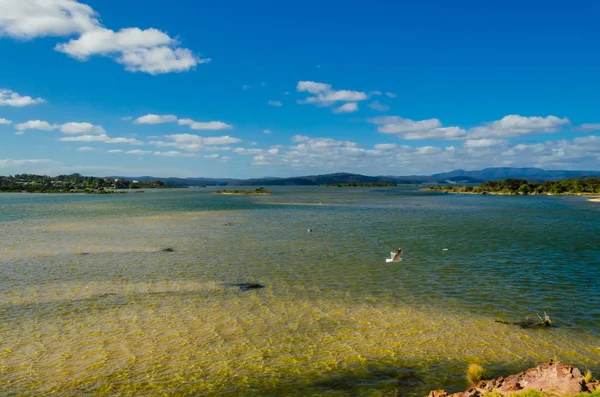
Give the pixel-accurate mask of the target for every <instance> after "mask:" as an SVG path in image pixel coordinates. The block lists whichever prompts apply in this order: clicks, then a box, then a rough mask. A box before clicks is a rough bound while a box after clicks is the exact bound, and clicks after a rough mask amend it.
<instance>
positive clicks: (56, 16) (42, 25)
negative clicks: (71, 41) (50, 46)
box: [0, 0, 100, 39]
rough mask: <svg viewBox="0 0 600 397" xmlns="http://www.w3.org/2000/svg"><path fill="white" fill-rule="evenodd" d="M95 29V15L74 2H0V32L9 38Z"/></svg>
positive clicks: (84, 5)
mask: <svg viewBox="0 0 600 397" xmlns="http://www.w3.org/2000/svg"><path fill="white" fill-rule="evenodd" d="M98 27H100V22H99V21H98V19H97V14H96V12H95V11H94V10H93V9H92V8H91V7H90V6H88V5H86V4H81V3H78V2H77V1H75V0H20V1H11V0H3V1H0V33H3V34H4V35H7V36H10V37H15V38H19V39H33V38H36V37H44V36H66V35H71V34H76V33H83V32H85V31H88V30H93V29H96V28H98Z"/></svg>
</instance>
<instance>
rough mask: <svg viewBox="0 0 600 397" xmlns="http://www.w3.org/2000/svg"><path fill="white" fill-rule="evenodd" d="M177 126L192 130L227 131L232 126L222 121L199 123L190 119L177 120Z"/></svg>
mask: <svg viewBox="0 0 600 397" xmlns="http://www.w3.org/2000/svg"><path fill="white" fill-rule="evenodd" d="M177 123H178V124H179V125H189V126H190V128H191V129H192V130H213V131H218V130H228V129H232V128H233V126H232V125H230V124H227V123H224V122H222V121H207V122H200V121H194V120H192V119H179V120H178V121H177Z"/></svg>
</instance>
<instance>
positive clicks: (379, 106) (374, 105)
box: [369, 101, 390, 112]
mask: <svg viewBox="0 0 600 397" xmlns="http://www.w3.org/2000/svg"><path fill="white" fill-rule="evenodd" d="M369 107H370V108H371V109H373V110H377V111H378V112H387V111H388V110H390V107H389V106H387V105H384V104H382V103H380V102H379V101H373V102H371V103H370V104H369Z"/></svg>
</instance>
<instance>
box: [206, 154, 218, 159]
mask: <svg viewBox="0 0 600 397" xmlns="http://www.w3.org/2000/svg"><path fill="white" fill-rule="evenodd" d="M204 158H205V159H218V158H219V155H218V154H217V153H213V154H206V155H204Z"/></svg>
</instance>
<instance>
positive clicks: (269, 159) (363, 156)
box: [232, 135, 600, 175]
mask: <svg viewBox="0 0 600 397" xmlns="http://www.w3.org/2000/svg"><path fill="white" fill-rule="evenodd" d="M232 153H233V154H235V151H233V152H232ZM240 154H244V153H240ZM599 158H600V137H598V136H587V137H578V138H575V139H573V140H559V141H547V142H538V143H534V144H523V143H520V144H516V145H512V146H510V143H509V142H507V141H504V140H501V139H487V138H483V139H469V140H465V143H464V145H460V146H457V147H455V146H445V147H444V146H437V145H427V146H420V147H413V146H407V145H397V144H392V143H381V144H376V145H374V146H373V148H372V149H370V148H368V147H361V146H360V145H358V144H357V143H356V142H352V141H340V140H336V139H332V138H311V137H308V136H303V135H297V136H295V137H293V138H292V143H291V145H289V146H271V147H270V148H268V149H263V151H262V152H260V153H258V152H257V154H256V155H255V156H254V158H253V162H252V164H253V165H255V166H261V167H277V169H278V170H281V169H282V168H289V169H303V170H310V169H312V170H313V171H311V172H332V171H339V170H340V169H344V170H346V171H348V172H361V171H362V172H365V173H369V174H377V173H383V174H396V175H410V174H430V173H434V172H439V171H440V170H451V169H459V168H462V169H480V168H485V167H490V166H514V167H541V168H562V169H597V164H598V159H599ZM364 170H366V171H364ZM296 172H307V171H296Z"/></svg>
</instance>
